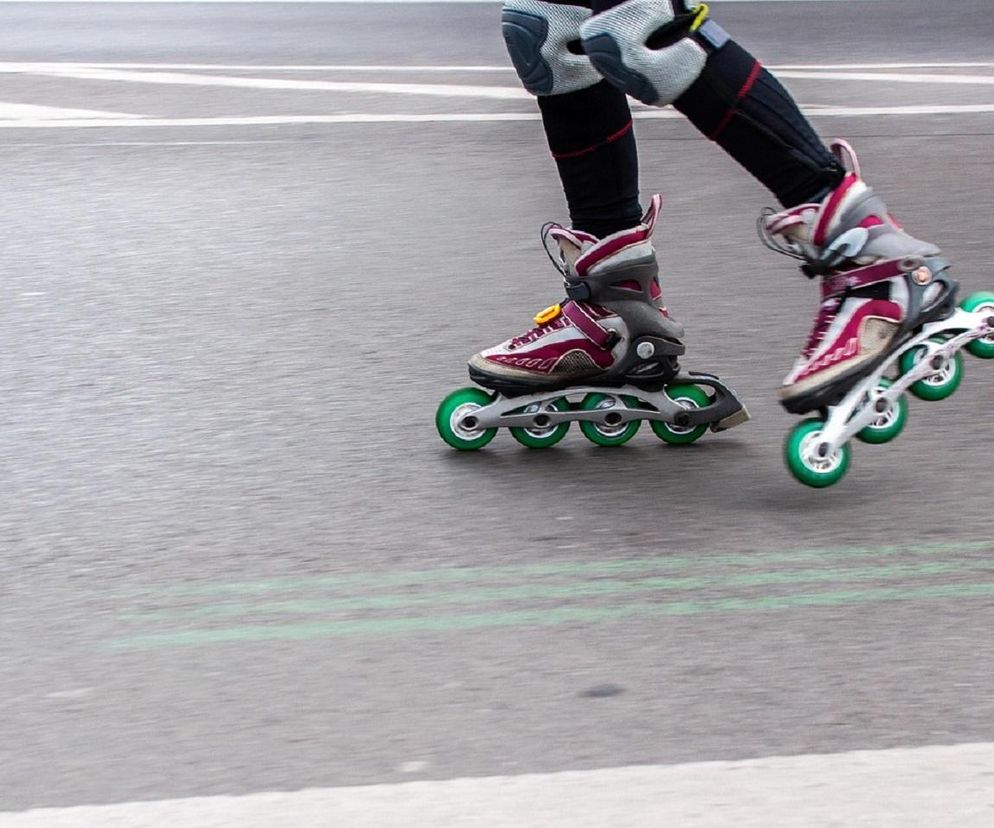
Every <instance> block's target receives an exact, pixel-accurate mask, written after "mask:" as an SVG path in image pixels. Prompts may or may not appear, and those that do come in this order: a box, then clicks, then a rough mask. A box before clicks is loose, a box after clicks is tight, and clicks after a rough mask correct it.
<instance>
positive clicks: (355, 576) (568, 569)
mask: <svg viewBox="0 0 994 828" xmlns="http://www.w3.org/2000/svg"><path fill="white" fill-rule="evenodd" d="M986 550H994V539H989V540H982V541H954V542H936V543H926V544H908V545H894V546H878V547H830V548H825V549H798V550H788V551H760V552H736V553H723V554H719V555H708V554H705V553H702V554H695V555H687V554H683V555H679V556H671V555H653V556H650V557H629V558H621V559H613V560H598V561H576V560H574V561H552V562H548V563H539V564H507V565H498V566H488V567H440V568H437V569H416V570H407V571H398V570H385V571H383V572H356V573H343V574H341V575H315V576H312V577H299V578H296V577H295V578H271V579H265V580H258V581H238V582H231V583H217V582H213V583H206V584H178V585H174V586H167V587H161V588H156V587H150V588H148V589H146V590H140V591H130V592H128V593H126V594H125V593H122V594H121V596H122V597H128V596H130V597H138V596H145V595H156V596H162V597H170V596H191V597H193V596H198V595H227V594H245V595H253V594H260V593H267V592H299V591H302V590H329V589H343V588H358V587H364V586H373V587H384V586H400V585H410V586H414V585H417V584H426V583H427V584H433V583H437V584H441V583H455V582H460V581H496V580H513V579H529V578H554V577H564V576H565V577H585V576H598V575H620V574H625V573H627V574H638V573H641V572H654V571H658V570H675V569H688V568H695V567H702V566H722V567H734V566H743V567H756V566H757V565H764V566H768V565H774V564H791V563H804V562H811V561H826V562H828V561H830V560H855V559H859V558H881V557H890V556H898V555H909V556H926V555H942V554H952V553H965V552H983V551H986ZM550 554H551V553H550Z"/></svg>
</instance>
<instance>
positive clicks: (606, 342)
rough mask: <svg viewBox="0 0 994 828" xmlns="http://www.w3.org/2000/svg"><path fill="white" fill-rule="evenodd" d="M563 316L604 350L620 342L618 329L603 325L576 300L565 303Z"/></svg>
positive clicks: (608, 349)
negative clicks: (613, 329)
mask: <svg viewBox="0 0 994 828" xmlns="http://www.w3.org/2000/svg"><path fill="white" fill-rule="evenodd" d="M562 313H563V316H565V317H566V318H567V319H568V320H569V321H570V322H571V323H572V324H573V327H574V328H576V329H577V330H578V331H579V332H580V333H582V334H583V335H584V336H585V337H586V338H587V339H589V340H590V341H591V342H593V343H594V345H596V346H597V347H598V348H600V349H601V350H603V351H610V350H611V349H612V348H613V347H614V346H615V345H617V344H618V340H619V338H620V337H619V336H618V332H617V331H612V330H610V329H608V328H603V327H601V326H600V325H599V324H598V323H597V320H595V319H594V318H593V317H592V316H591V315H590V314H589V313H587V311H586V310H584V308H583V306H582V305H580V304H578V303H576V302H567V303H566V304H565V305H563V309H562Z"/></svg>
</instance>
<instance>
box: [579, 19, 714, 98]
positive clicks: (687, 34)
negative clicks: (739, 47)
mask: <svg viewBox="0 0 994 828" xmlns="http://www.w3.org/2000/svg"><path fill="white" fill-rule="evenodd" d="M676 2H677V3H680V0H676ZM678 8H679V9H680V10H681V11H682V5H680V6H678ZM703 14H704V12H702V18H703ZM675 19H676V13H675V12H674V8H673V0H626V2H624V3H621V4H620V5H618V6H614V7H613V8H610V9H608V10H607V11H605V12H602V13H601V14H598V15H595V16H594V17H592V18H590V19H589V20H587V21H586V22H585V23H583V25H581V27H580V34H581V37H582V41H583V48H584V51H586V53H587V55H588V56H589V57H590V61H591V63H593V65H594V68H596V69H597V71H598V72H600V73H601V75H603V76H604V77H605V78H607V79H608V80H609V81H610V82H611V83H612V84H614V85H615V86H617V87H618V88H619V89H621V90H623V91H624V92H627V93H628V94H629V95H631V96H632V97H633V98H637V99H638V100H640V101H642V103H645V104H652V105H655V106H666V104H670V103H673V101H675V100H676V99H677V98H679V97H680V96H681V95H682V94H683V93H684V92H686V91H687V89H689V88H690V85H691V84H692V83H693V82H694V81H695V80H697V78H698V77H699V76H700V74H701V72H702V71H704V64H705V63H706V62H707V59H708V50H707V48H706V47H705V45H704V43H702V42H701V41H702V40H703V41H706V42H707V43H709V45H710V46H711V47H712V48H720V47H721V46H723V45H724V44H725V42H727V41H728V35H727V34H725V32H724V30H723V29H721V27H719V26H718V25H717V24H715V23H712V22H711V21H706V22H704V23H703V25H701V26H699V27H698V26H696V25H691V24H690V23H688V24H687V27H686V29H684V30H683V31H682V32H680V31H677V32H676V33H675V34H674V37H672V38H667V44H666V45H665V46H662V47H660V48H650V47H649V45H648V41H649V39H650V36H651V35H653V33H655V32H657V31H658V30H659V29H661V28H663V27H665V26H668V25H670V24H672V23H673V22H674V20H675Z"/></svg>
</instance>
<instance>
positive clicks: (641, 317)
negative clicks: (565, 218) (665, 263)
mask: <svg viewBox="0 0 994 828" xmlns="http://www.w3.org/2000/svg"><path fill="white" fill-rule="evenodd" d="M661 204H662V199H661V198H660V197H659V196H658V195H657V196H654V197H653V198H652V201H651V203H650V206H649V209H648V210H647V212H646V214H645V216H644V217H643V219H642V223H641V224H639V225H638V226H637V227H634V228H632V229H629V230H623V231H621V232H619V233H614V234H613V235H610V236H607V237H605V238H603V239H597V238H596V237H594V236H592V235H590V234H588V233H583V232H580V231H576V230H570V229H567V228H565V227H561V226H559V225H557V224H548V225H546V226H545V227H544V228H543V230H542V241H543V244H544V245H545V248H546V252H547V253H548V254H549V258H550V259H551V260H552V262H553V264H554V265H555V266H556V268H557V269H558V270H559V272H560V273H561V274H562V275H563V277H564V280H565V282H564V286H565V289H566V295H567V298H566V299H565V300H564V301H563V302H561V303H559V304H556V305H553V306H552V307H550V308H547V309H546V310H544V311H542V312H541V313H539V314H538V315H537V316H536V317H535V327H534V328H532V329H530V330H529V331H527V332H525V333H523V334H521V335H520V336H516V337H513V338H511V339H508V340H506V341H505V342H502V343H501V344H499V345H496V346H494V347H492V348H489V349H487V350H484V351H481V352H480V353H478V354H475V355H474V356H473V357H471V358H470V360H469V375H470V378H471V379H472V380H473V381H474V382H475V383H477V385H478V386H482V388H481V387H468V388H460V389H459V390H457V391H454V392H453V393H451V394H449V395H448V396H447V397H446V398H445V399H444V400H443V401H442V403H441V405H439V407H438V411H437V414H436V416H435V425H436V427H437V429H438V433H439V434H440V435H441V437H442V439H443V440H444V441H445V442H446V443H448V444H449V445H450V446H452V447H454V448H457V449H460V450H463V451H472V450H475V449H480V448H483V447H484V446H485V445H487V444H488V443H489V442H490V441H491V440H492V439H493V438H494V436H495V435H496V433H497V429H498V428H502V427H504V428H508V429H509V430H510V432H511V436H512V437H514V439H516V440H517V441H518V442H519V443H521V444H522V445H525V446H527V447H529V448H546V447H548V446H552V445H555V444H556V443H558V442H559V441H560V440H562V439H563V437H565V436H566V433H567V432H568V431H569V427H570V424H571V423H572V422H574V421H576V422H579V424H580V430H581V432H582V433H583V435H584V436H585V437H586V438H587V439H588V440H590V441H591V442H593V443H596V444H597V445H600V446H620V445H623V444H624V443H627V442H628V441H629V440H631V439H632V437H634V436H635V434H636V432H638V430H639V428H640V426H641V423H642V421H643V420H645V421H648V422H649V424H650V427H651V428H652V430H653V432H654V433H655V434H656V436H657V437H659V438H660V439H661V440H663V441H664V442H667V443H670V444H674V445H681V444H688V443H692V442H694V441H695V440H697V439H698V438H700V437H701V436H702V435H703V434H704V433H705V432H706V431H707V430H708V429H709V428H710V429H711V431H715V432H718V431H724V430H726V429H729V428H732V427H733V426H736V425H739V424H741V423H744V422H745V421H746V420H748V419H749V414H748V412H747V411H746V408H745V406H744V405H743V404H742V403H741V402H740V401H739V399H738V398H737V397H736V395H735V393H734V391H732V390H731V389H730V388H729V387H728V386H726V385H725V384H724V383H722V382H721V380H719V379H718V377H716V376H713V375H711V374H706V373H698V372H693V371H681V369H680V366H679V363H678V358H679V357H680V356H682V355H683V354H684V351H685V348H684V345H683V344H682V342H681V338H682V337H683V328H682V327H681V326H680V325H679V324H678V323H677V322H676V321H675V320H674V319H673V318H672V317H671V316H670V315H669V312H668V311H667V310H666V308H665V306H664V305H663V302H662V296H661V291H660V287H659V279H658V271H659V268H658V265H657V263H656V254H655V250H654V248H653V246H652V240H651V238H652V231H653V229H654V227H655V223H656V219H657V217H658V215H659V210H660V206H661ZM484 389H486V390H484Z"/></svg>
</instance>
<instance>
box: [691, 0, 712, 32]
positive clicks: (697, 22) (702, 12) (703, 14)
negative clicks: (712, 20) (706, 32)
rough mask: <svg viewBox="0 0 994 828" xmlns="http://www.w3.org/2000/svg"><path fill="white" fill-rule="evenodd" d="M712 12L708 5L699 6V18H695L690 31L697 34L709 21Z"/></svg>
mask: <svg viewBox="0 0 994 828" xmlns="http://www.w3.org/2000/svg"><path fill="white" fill-rule="evenodd" d="M710 12H711V10H710V9H709V8H708V4H707V3H701V4H699V5H698V6H697V16H696V17H695V18H694V22H693V23H691V24H690V31H692V32H696V31H697V30H698V29H699V28H701V24H702V23H703V22H704V21H705V20H707V19H708V14H710Z"/></svg>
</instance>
